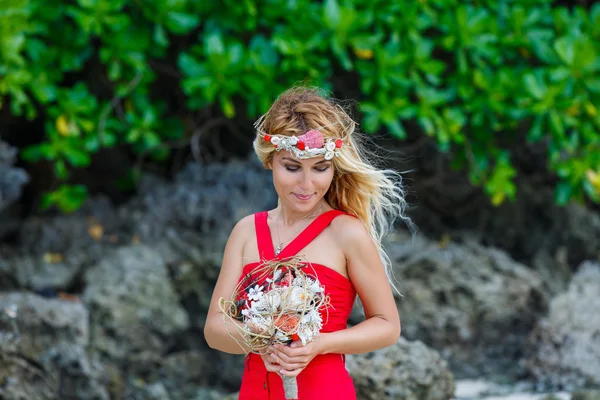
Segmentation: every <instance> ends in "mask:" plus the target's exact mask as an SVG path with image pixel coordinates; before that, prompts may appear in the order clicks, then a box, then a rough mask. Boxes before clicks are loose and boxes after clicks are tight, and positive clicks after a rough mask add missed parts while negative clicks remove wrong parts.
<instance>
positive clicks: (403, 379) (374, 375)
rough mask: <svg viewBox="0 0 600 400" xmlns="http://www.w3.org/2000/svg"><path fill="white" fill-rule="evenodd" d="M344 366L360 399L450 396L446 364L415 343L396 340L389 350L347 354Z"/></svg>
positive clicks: (439, 398) (450, 380)
mask: <svg viewBox="0 0 600 400" xmlns="http://www.w3.org/2000/svg"><path fill="white" fill-rule="evenodd" d="M346 366H347V368H348V372H350V375H351V376H352V379H353V381H354V386H355V388H356V394H357V398H359V399H361V400H384V399H395V400H447V399H450V398H451V397H452V396H453V394H454V377H453V375H452V373H451V372H450V370H449V369H448V366H447V364H446V362H445V361H444V360H443V359H442V357H441V356H440V355H439V354H438V353H437V352H436V351H434V350H431V349H429V348H427V346H425V345H424V344H423V343H421V342H419V341H415V342H409V341H407V340H406V339H404V338H400V339H399V340H398V342H397V343H396V344H395V345H393V346H391V347H388V348H385V349H382V350H378V351H375V352H372V353H368V354H361V355H350V356H348V357H347V364H346Z"/></svg>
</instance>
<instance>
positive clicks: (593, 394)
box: [571, 389, 600, 400]
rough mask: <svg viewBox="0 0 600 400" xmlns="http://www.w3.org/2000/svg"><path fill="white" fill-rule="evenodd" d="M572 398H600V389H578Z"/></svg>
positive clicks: (589, 399)
mask: <svg viewBox="0 0 600 400" xmlns="http://www.w3.org/2000/svg"><path fill="white" fill-rule="evenodd" d="M571 400H600V389H596V390H577V391H575V392H574V393H573V397H571Z"/></svg>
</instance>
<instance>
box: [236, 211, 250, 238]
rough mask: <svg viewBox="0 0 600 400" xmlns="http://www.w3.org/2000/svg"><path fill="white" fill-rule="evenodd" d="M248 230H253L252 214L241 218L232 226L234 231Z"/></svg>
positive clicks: (245, 231)
mask: <svg viewBox="0 0 600 400" xmlns="http://www.w3.org/2000/svg"><path fill="white" fill-rule="evenodd" d="M249 230H252V231H253V230H254V214H250V215H246V216H245V217H243V218H241V219H240V220H239V221H238V222H237V223H236V224H235V226H234V227H233V231H234V232H244V233H247V232H248V231H249Z"/></svg>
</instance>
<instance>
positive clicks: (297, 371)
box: [279, 368, 304, 376]
mask: <svg viewBox="0 0 600 400" xmlns="http://www.w3.org/2000/svg"><path fill="white" fill-rule="evenodd" d="M303 370H304V368H296V369H293V370H288V369H283V370H280V371H279V373H280V374H281V375H283V376H298V375H300V372H302V371H303Z"/></svg>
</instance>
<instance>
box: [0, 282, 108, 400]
mask: <svg viewBox="0 0 600 400" xmlns="http://www.w3.org/2000/svg"><path fill="white" fill-rule="evenodd" d="M0 310H1V311H0V313H2V315H0V335H1V337H0V382H3V384H2V385H0V398H3V399H57V398H60V399H66V398H71V399H95V400H96V399H97V400H108V399H109V398H110V397H109V394H108V392H107V390H106V389H105V387H104V382H105V377H104V370H103V368H102V365H101V364H100V363H99V362H98V361H97V360H96V359H94V358H93V357H90V356H89V355H88V354H87V353H86V351H85V348H86V346H87V344H88V342H89V332H88V313H87V310H86V309H85V308H84V307H83V305H82V304H81V303H79V302H71V301H63V300H57V299H44V298H42V297H39V296H36V295H33V294H30V293H17V292H13V293H2V294H0Z"/></svg>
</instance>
